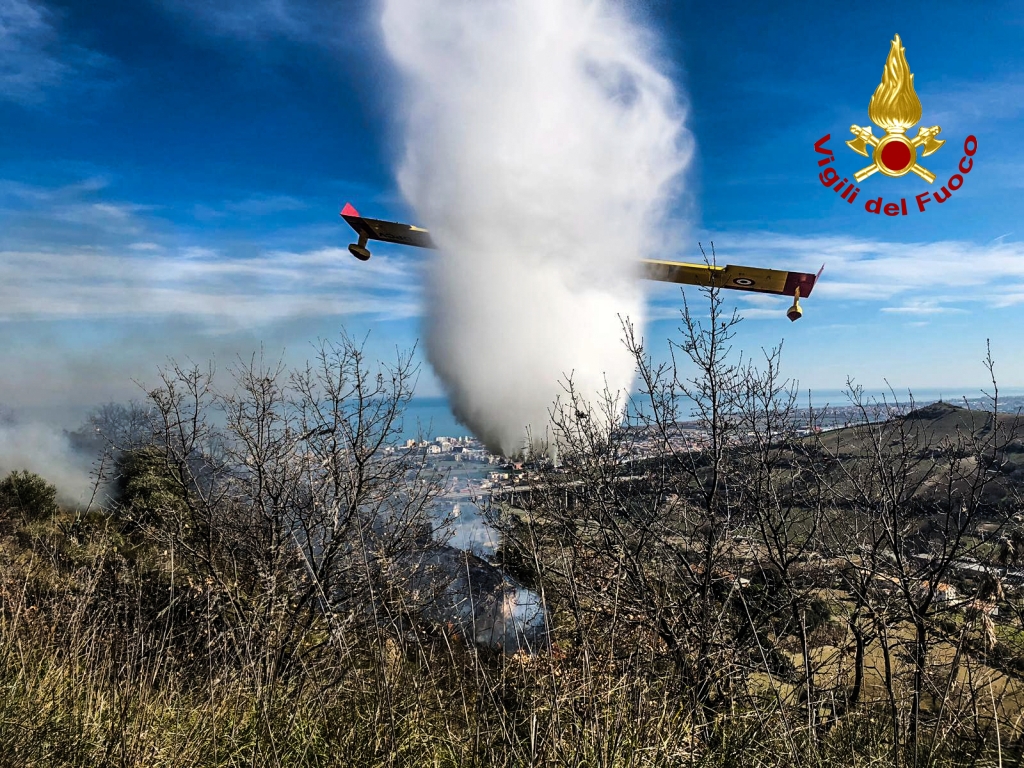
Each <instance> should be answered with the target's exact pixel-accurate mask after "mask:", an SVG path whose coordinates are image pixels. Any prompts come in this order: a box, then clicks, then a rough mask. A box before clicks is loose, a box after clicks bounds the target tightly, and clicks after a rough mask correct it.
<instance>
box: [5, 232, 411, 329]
mask: <svg viewBox="0 0 1024 768" xmlns="http://www.w3.org/2000/svg"><path fill="white" fill-rule="evenodd" d="M147 245H151V244H147ZM416 280H417V276H416V274H415V270H411V269H410V268H409V264H408V263H407V262H404V261H402V260H400V259H397V258H393V257H388V256H387V255H386V254H385V255H380V254H378V255H375V256H374V258H373V259H372V260H371V261H369V262H367V263H365V264H364V263H361V262H356V261H355V260H354V259H353V258H352V257H351V255H350V254H349V253H348V251H347V250H345V249H343V248H321V249H316V250H311V251H306V252H301V253H292V252H287V251H274V252H269V253H266V254H264V255H260V256H257V257H252V258H226V257H224V256H222V255H221V254H219V253H218V252H217V251H215V250H211V249H199V248H187V249H182V250H168V249H162V250H161V251H159V252H157V251H152V250H147V251H144V253H143V255H141V256H140V255H138V251H137V249H135V250H134V251H133V249H131V248H129V249H126V250H116V251H106V250H78V249H69V250H63V251H59V252H54V251H0V321H12V320H20V319H32V320H51V319H67V318H75V319H97V318H136V319H139V318H147V317H150V318H153V317H162V316H184V317H188V318H190V319H192V320H194V321H197V322H200V323H205V324H206V325H208V326H209V327H210V330H213V331H216V330H218V329H220V328H225V327H226V328H231V327H234V326H236V325H247V326H263V325H267V324H269V323H272V322H274V321H278V320H282V319H286V318H293V317H310V316H342V315H360V314H364V315H365V314H368V315H379V316H386V317H389V318H402V317H412V316H416V315H418V314H419V311H420V303H419V292H418V288H417V284H416Z"/></svg>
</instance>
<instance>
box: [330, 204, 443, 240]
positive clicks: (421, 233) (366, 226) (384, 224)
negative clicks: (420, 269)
mask: <svg viewBox="0 0 1024 768" xmlns="http://www.w3.org/2000/svg"><path fill="white" fill-rule="evenodd" d="M341 218H343V219H344V220H345V221H346V222H348V225H349V226H350V227H352V229H354V230H355V231H356V234H358V235H359V240H360V242H361V243H363V245H364V246H365V242H364V239H366V240H381V241H383V242H385V243H399V244H401V245H413V246H416V247H417V248H435V247H436V246H435V245H434V241H433V240H431V239H430V233H429V232H427V230H425V229H423V228H422V227H415V226H413V225H412V224H399V223H398V222H397V221H382V220H380V219H367V218H364V217H362V216H360V215H359V211H357V210H356V209H355V207H354V206H353V205H352V204H351V203H345V207H344V208H342V209H341Z"/></svg>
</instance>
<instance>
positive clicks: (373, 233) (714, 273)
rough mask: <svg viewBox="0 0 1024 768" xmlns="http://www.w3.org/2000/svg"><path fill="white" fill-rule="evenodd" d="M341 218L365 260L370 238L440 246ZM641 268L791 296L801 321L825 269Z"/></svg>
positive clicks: (350, 214) (651, 262) (661, 264)
mask: <svg viewBox="0 0 1024 768" xmlns="http://www.w3.org/2000/svg"><path fill="white" fill-rule="evenodd" d="M341 217H342V218H343V219H345V221H346V222H348V225H349V226H350V227H352V229H354V230H355V231H356V234H357V235H359V242H357V243H353V244H352V245H350V246H349V247H348V249H349V251H350V252H351V253H352V255H353V256H355V257H356V258H357V259H360V260H362V261H366V260H367V259H369V258H370V250H369V249H368V248H367V247H366V245H367V243H368V241H370V240H380V241H381V242H386V243H400V244H401V245H411V246H414V247H417V248H436V247H437V246H435V245H434V241H433V240H431V238H430V233H429V232H428V231H427V230H425V229H423V228H422V227H416V226H413V225H411V224H400V223H399V222H395V221H383V220H381V219H368V218H366V217H364V216H360V215H359V212H358V211H357V210H356V209H355V208H354V207H353V206H352V204H351V203H346V204H345V207H344V208H343V209H342V211H341ZM641 267H642V270H643V276H644V277H646V278H647V279H648V280H658V281H661V282H666V283H682V284H685V285H699V286H705V287H714V286H717V287H719V288H730V289H732V290H737V291H756V292H758V293H773V294H776V295H779V296H792V297H793V305H792V306H791V307H790V308H789V310H788V311H787V312H786V316H787V317H788V318H789V319H790V320H794V321H795V320H799V319H800V317H801V316H802V315H803V310H802V309H801V308H800V299H801V298H806V297H807V296H810V295H811V290H812V289H813V288H814V284H815V283H816V282H817V281H818V278H819V277H821V273H822V271H823V270H824V269H825V267H824V266H822V268H821V269H820V270H818V274H813V273H810V272H791V271H788V270H780V269H763V268H761V267H742V266H736V265H734V264H728V265H726V266H724V267H719V266H712V265H709V264H686V263H684V262H680V261H661V260H659V259H643V260H641Z"/></svg>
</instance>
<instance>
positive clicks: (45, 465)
mask: <svg viewBox="0 0 1024 768" xmlns="http://www.w3.org/2000/svg"><path fill="white" fill-rule="evenodd" d="M91 459H92V457H91V456H84V455H83V454H81V453H79V452H77V451H75V450H74V448H73V447H72V445H71V442H70V441H69V440H68V436H67V435H66V434H64V433H63V432H60V431H58V430H57V429H54V428H52V427H49V426H47V425H45V424H39V423H33V424H16V423H13V422H12V423H3V424H0V479H3V478H4V477H6V476H7V475H8V473H10V472H14V471H16V470H22V469H27V470H28V471H29V472H35V473H36V474H37V475H40V476H41V477H43V478H44V479H45V480H46V481H47V482H49V483H53V484H54V485H55V486H56V487H57V493H58V497H59V499H60V500H61V501H62V502H63V503H65V504H70V505H79V504H81V505H84V504H85V503H87V502H88V501H89V499H90V497H91V495H92V491H93V478H92V477H91V475H90V472H91V470H92V466H91V463H90V462H91Z"/></svg>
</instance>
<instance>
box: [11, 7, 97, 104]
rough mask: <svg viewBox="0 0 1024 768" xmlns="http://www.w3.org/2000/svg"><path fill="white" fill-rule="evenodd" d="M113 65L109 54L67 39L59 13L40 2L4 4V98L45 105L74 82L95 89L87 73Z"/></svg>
mask: <svg viewBox="0 0 1024 768" xmlns="http://www.w3.org/2000/svg"><path fill="white" fill-rule="evenodd" d="M107 66H109V60H108V59H107V58H106V57H104V56H103V55H101V54H99V53H97V52H95V51H91V50H89V49H86V48H83V47H81V46H77V45H74V44H72V43H70V42H68V41H65V40H62V39H61V36H60V31H59V29H58V24H57V18H56V16H55V14H54V13H53V11H51V10H50V9H49V8H47V7H46V6H45V5H44V4H43V3H41V2H37V0H0V99H6V100H8V101H14V102H17V103H20V104H26V105H36V104H39V103H41V102H43V101H44V100H45V98H46V94H47V92H48V91H50V90H51V89H53V88H56V87H59V86H60V85H62V84H64V83H65V82H68V81H70V80H72V79H73V80H74V81H75V85H76V88H78V89H81V88H83V87H86V86H88V85H90V82H89V78H88V77H87V75H90V74H95V73H96V71H98V70H100V69H103V68H105V67H107Z"/></svg>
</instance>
